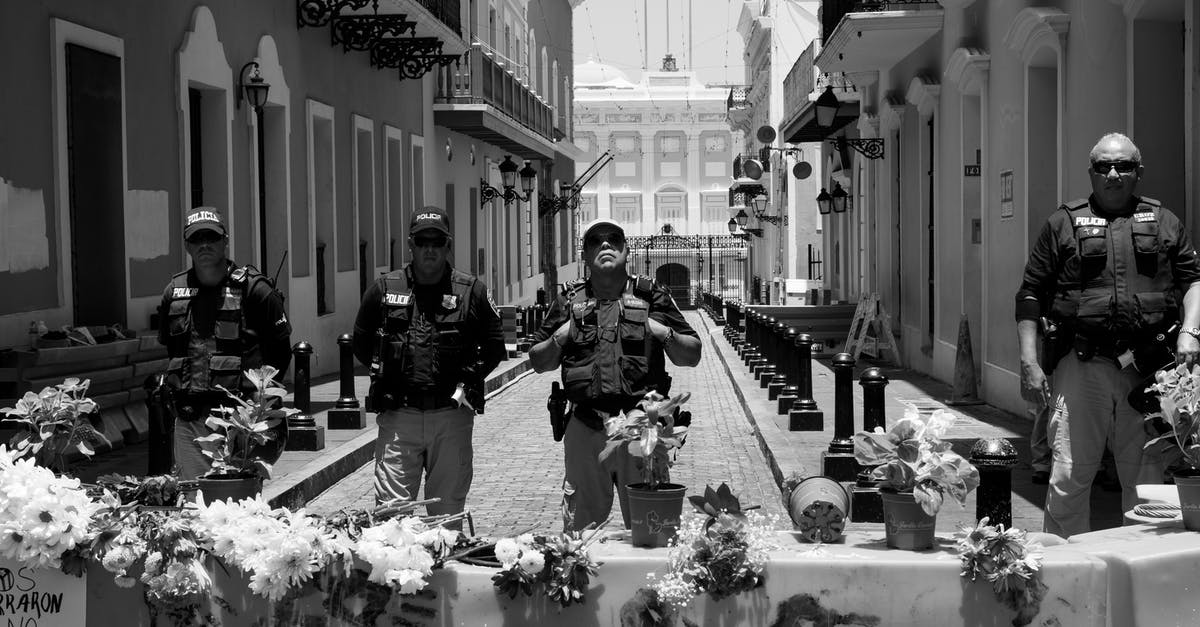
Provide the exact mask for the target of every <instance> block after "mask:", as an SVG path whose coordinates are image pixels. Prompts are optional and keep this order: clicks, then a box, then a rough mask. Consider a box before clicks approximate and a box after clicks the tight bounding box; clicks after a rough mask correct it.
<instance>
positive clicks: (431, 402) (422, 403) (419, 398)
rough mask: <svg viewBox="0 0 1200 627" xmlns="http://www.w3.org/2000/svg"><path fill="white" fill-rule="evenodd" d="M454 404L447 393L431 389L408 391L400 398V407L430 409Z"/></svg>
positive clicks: (443, 407)
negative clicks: (439, 392)
mask: <svg viewBox="0 0 1200 627" xmlns="http://www.w3.org/2000/svg"><path fill="white" fill-rule="evenodd" d="M454 406H455V403H454V400H453V399H451V398H450V396H449V395H442V394H438V393H437V392H435V391H433V390H428V391H416V392H410V393H408V394H405V395H404V396H402V397H401V399H400V407H403V408H407V409H419V410H421V411H432V410H435V409H445V408H447V407H454Z"/></svg>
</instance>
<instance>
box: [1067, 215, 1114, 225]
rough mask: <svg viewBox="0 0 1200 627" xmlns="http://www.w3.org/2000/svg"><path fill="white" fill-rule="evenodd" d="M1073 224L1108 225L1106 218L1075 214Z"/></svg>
mask: <svg viewBox="0 0 1200 627" xmlns="http://www.w3.org/2000/svg"><path fill="white" fill-rule="evenodd" d="M1075 226H1108V220H1105V219H1104V218H1100V217H1097V216H1075Z"/></svg>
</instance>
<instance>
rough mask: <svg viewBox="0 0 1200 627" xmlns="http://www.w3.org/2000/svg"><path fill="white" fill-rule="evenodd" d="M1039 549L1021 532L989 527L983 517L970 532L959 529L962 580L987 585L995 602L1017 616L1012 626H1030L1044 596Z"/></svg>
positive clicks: (998, 526) (969, 529)
mask: <svg viewBox="0 0 1200 627" xmlns="http://www.w3.org/2000/svg"><path fill="white" fill-rule="evenodd" d="M1042 548H1043V547H1042V545H1041V544H1039V543H1037V542H1033V541H1030V540H1029V539H1027V538H1026V536H1025V532H1024V531H1021V530H1020V529H1014V528H1011V527H1010V528H1008V529H1005V528H1004V525H989V524H988V519H987V518H986V517H985V518H983V519H982V520H980V521H979V524H978V525H976V526H975V527H973V528H972V527H968V526H965V525H963V526H960V527H959V536H958V557H959V559H960V560H961V561H962V576H963V577H967V578H968V579H970V580H971V581H975V580H976V579H986V580H987V581H988V582H990V583H991V584H992V589H993V591H994V592H995V593H996V600H998V601H1000V602H1001V603H1003V604H1004V605H1005V607H1008V608H1009V609H1011V610H1014V611H1015V612H1016V613H1017V616H1016V618H1014V619H1013V622H1012V623H1013V625H1018V626H1020V625H1028V624H1030V623H1031V622H1032V621H1033V618H1034V617H1035V616H1037V613H1038V609H1039V608H1040V607H1041V603H1042V598H1043V597H1044V596H1045V594H1046V584H1045V583H1043V582H1042V576H1041V569H1042V557H1043V555H1042Z"/></svg>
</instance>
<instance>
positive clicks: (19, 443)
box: [0, 377, 109, 473]
mask: <svg viewBox="0 0 1200 627" xmlns="http://www.w3.org/2000/svg"><path fill="white" fill-rule="evenodd" d="M90 383H91V380H90V379H84V380H83V381H80V380H79V379H77V378H74V377H71V378H68V379H66V380H64V381H63V382H62V383H59V384H58V385H56V386H54V387H47V388H45V389H43V390H42V391H41V392H40V393H38V394H34V393H33V392H26V393H25V396H23V397H22V398H21V400H19V401H17V406H16V407H5V408H3V409H0V413H3V414H5V415H6V416H7V417H6V418H5V422H16V423H20V424H21V425H23V426H24V427H25V428H24V429H22V430H21V431H20V432H18V433H17V434H16V435H15V436H13V438H12V439H11V440H10V441H9V446H11V447H12V448H13V450H16V451H18V452H20V453H21V454H22V455H30V456H32V457H33V459H34V461H35V463H37V464H38V465H40V466H44V467H46V468H49V469H51V470H53V471H55V472H60V473H65V472H66V471H67V467H68V462H69V457H70V456H71V455H73V454H74V453H76V452H78V453H80V454H82V455H83V456H85V457H91V456H92V455H93V454H94V453H95V451H94V450H93V448H92V447H93V446H96V445H99V444H109V441H108V438H106V437H104V434H103V433H100V432H99V431H98V430H96V427H95V426H93V425H92V421H91V417H92V416H93V415H94V414H95V412H96V411H97V409H98V408H97V407H96V403H95V401H93V400H92V399H90V398H88V397H87V390H88V385H90Z"/></svg>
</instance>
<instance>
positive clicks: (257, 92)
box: [237, 61, 271, 111]
mask: <svg viewBox="0 0 1200 627" xmlns="http://www.w3.org/2000/svg"><path fill="white" fill-rule="evenodd" d="M250 68H254V73H253V74H251V75H250V78H249V79H247V78H246V70H248V69H250ZM238 79H239V80H238V82H239V87H241V89H240V90H239V92H238V95H239V97H238V102H237V107H238V108H239V109H240V108H242V100H243V99H245V100H246V102H249V103H250V106H251V107H254V109H255V110H256V111H257V110H260V109H262V108H263V105H265V104H267V93H268V92H269V91H270V90H271V84H270V83H268V82H266V81H264V80H263V77H262V71H261V69H260V68H259V67H258V62H257V61H250V62H249V63H247V64H246V65H243V66H242V71H241V72H238Z"/></svg>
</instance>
